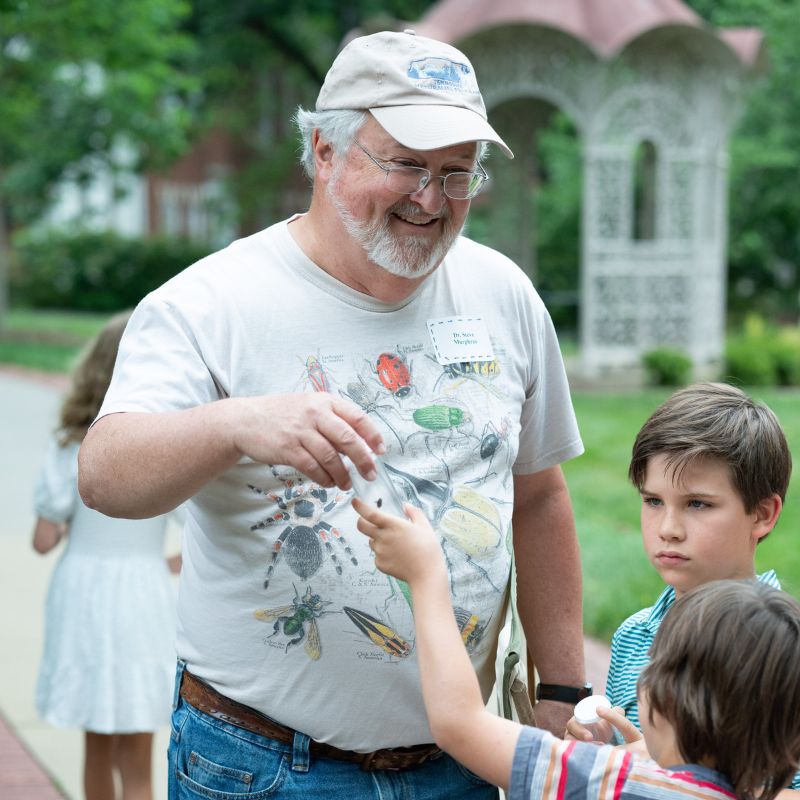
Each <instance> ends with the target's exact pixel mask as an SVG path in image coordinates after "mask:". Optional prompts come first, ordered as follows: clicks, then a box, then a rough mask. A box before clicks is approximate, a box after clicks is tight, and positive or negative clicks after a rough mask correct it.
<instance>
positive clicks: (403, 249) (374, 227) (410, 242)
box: [327, 175, 462, 278]
mask: <svg viewBox="0 0 800 800" xmlns="http://www.w3.org/2000/svg"><path fill="white" fill-rule="evenodd" d="M337 178H338V175H334V177H333V178H332V180H331V181H330V183H329V184H328V187H327V191H328V196H329V197H330V199H331V202H332V203H333V206H334V208H336V211H337V212H338V214H339V217H340V219H341V220H342V224H343V225H344V227H345V230H346V231H347V232H348V234H350V236H351V237H352V238H353V239H354V240H355V241H356V242H358V244H359V245H361V247H362V248H363V249H364V252H365V253H366V254H367V257H368V258H369V260H370V261H372V262H373V263H374V264H376V265H377V266H379V267H380V268H381V269H384V270H386V272H388V273H390V274H391V275H396V276H398V277H400V278H423V277H425V276H426V275H429V274H430V273H431V272H433V271H434V270H435V269H436V267H438V266H439V263H440V262H441V260H442V259H443V258H444V257H445V256H446V255H447V252H448V250H450V248H451V247H452V246H453V242H455V240H456V238H457V237H458V234H459V233H460V232H461V227H462V226H456V224H455V223H454V222H453V216H452V213H451V211H450V208H449V207H448V206H447V205H444V206H443V208H442V212H441V216H440V218H441V220H442V235H441V236H440V237H439V238H438V239H436V240H435V241H433V242H431V239H430V237H429V236H415V235H414V234H407V235H403V236H400V235H397V234H394V233H392V232H391V230H390V229H389V218H390V216H391V214H399V215H401V216H403V217H407V218H409V219H414V217H418V216H420V215H422V216H427V215H426V214H424V212H422V211H421V210H420V208H419V206H418V205H417V204H416V203H412V202H411V201H410V200H405V199H404V200H400V201H398V202H397V203H395V204H394V205H393V206H392V207H391V208H389V209H388V210H387V212H386V215H385V216H384V218H383V220H382V221H375V222H362V221H361V220H358V219H356V218H355V217H354V216H353V215H352V214H351V213H350V211H349V210H348V209H347V207H346V206H345V203H344V200H342V198H341V197H340V196H339V195H338V193H337V192H336V186H337V183H338V181H337Z"/></svg>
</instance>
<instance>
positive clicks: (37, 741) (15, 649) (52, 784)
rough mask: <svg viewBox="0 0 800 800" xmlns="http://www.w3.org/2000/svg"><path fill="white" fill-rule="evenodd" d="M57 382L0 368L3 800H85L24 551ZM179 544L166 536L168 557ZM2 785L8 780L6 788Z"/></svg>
mask: <svg viewBox="0 0 800 800" xmlns="http://www.w3.org/2000/svg"><path fill="white" fill-rule="evenodd" d="M65 386H66V381H65V379H64V378H62V377H53V376H45V375H41V374H36V373H30V372H26V371H23V370H14V369H13V368H6V367H0V409H1V411H2V413H0V442H2V452H3V459H2V461H0V508H2V509H3V513H2V522H0V631H2V640H3V645H2V648H0V753H1V754H2V757H0V798H2V799H3V800H12V799H14V798H24V800H51V799H53V798H58V797H61V796H63V797H65V798H70V799H71V800H79V798H81V797H82V796H83V790H82V769H83V733H82V732H81V731H78V730H61V729H57V728H53V727H50V726H49V725H47V724H45V723H43V722H42V721H41V720H39V719H38V717H37V714H36V710H35V708H34V690H35V686H36V675H37V670H38V665H39V658H40V655H41V648H42V632H43V619H42V609H43V607H44V599H45V594H46V592H47V585H48V581H49V577H50V573H51V571H52V569H53V567H54V566H55V563H56V560H57V559H58V554H59V552H60V549H57V550H56V551H54V552H52V553H49V554H48V555H46V556H44V557H42V556H40V555H38V554H37V553H35V552H34V550H33V548H32V547H31V533H32V530H33V524H34V514H33V510H32V508H31V504H32V494H33V483H34V480H35V479H36V475H37V474H38V471H39V465H40V461H41V457H42V453H43V450H44V446H45V443H46V441H47V438H48V436H49V435H50V432H51V431H52V430H53V428H54V427H55V425H56V422H57V415H58V407H59V402H60V398H61V392H62V391H63V389H64V388H65ZM179 544H180V538H179V533H178V531H176V530H171V531H170V533H169V534H168V541H167V550H168V552H176V551H177V550H178V548H179ZM586 658H587V673H588V678H589V680H591V681H592V683H593V684H594V686H595V688H596V690H597V691H602V688H603V687H604V686H605V676H606V670H607V667H608V648H607V647H606V646H605V645H604V644H602V643H599V642H595V641H592V640H587V641H586ZM3 718H4V719H5V722H6V723H7V724H6V725H4V724H3ZM168 739H169V733H168V730H166V729H164V730H163V731H159V733H158V734H156V738H155V745H154V750H153V785H154V800H166V796H167V788H166V787H167V770H166V749H167V744H168ZM4 781H5V782H4ZM21 781H24V783H21Z"/></svg>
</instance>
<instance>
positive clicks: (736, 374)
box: [723, 336, 777, 386]
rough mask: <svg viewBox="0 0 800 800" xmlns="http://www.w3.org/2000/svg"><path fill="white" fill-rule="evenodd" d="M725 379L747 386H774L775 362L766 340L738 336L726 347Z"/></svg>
mask: <svg viewBox="0 0 800 800" xmlns="http://www.w3.org/2000/svg"><path fill="white" fill-rule="evenodd" d="M723 377H724V379H725V380H726V381H731V382H733V383H738V384H742V385H745V386H774V385H775V383H776V382H777V371H776V369H775V361H774V360H773V358H772V355H771V353H770V351H769V348H768V347H767V345H766V341H765V339H764V338H750V337H747V336H736V337H732V338H730V339H729V340H728V343H727V345H726V347H725V374H724V376H723Z"/></svg>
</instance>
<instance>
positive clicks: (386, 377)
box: [375, 353, 411, 397]
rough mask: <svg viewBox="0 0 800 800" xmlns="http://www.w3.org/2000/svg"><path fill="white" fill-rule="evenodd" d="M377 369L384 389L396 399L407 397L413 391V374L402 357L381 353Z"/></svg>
mask: <svg viewBox="0 0 800 800" xmlns="http://www.w3.org/2000/svg"><path fill="white" fill-rule="evenodd" d="M375 368H376V371H377V373H378V378H379V380H380V382H381V383H382V384H383V386H384V388H385V389H386V390H387V391H388V392H390V393H391V394H393V395H394V396H395V397H405V396H406V395H407V394H408V393H409V392H410V391H411V373H410V372H409V371H408V366H407V365H406V362H405V361H403V359H402V358H400V356H396V355H394V353H381V354H380V355H379V356H378V360H377V362H376V364H375Z"/></svg>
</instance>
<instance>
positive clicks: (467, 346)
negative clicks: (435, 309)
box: [428, 317, 494, 364]
mask: <svg viewBox="0 0 800 800" xmlns="http://www.w3.org/2000/svg"><path fill="white" fill-rule="evenodd" d="M428 333H429V334H430V337H431V342H432V344H433V350H434V352H435V354H436V360H437V361H438V362H439V363H440V364H458V363H460V362H462V361H493V360H494V351H493V349H492V340H491V339H490V337H489V329H488V328H487V327H486V321H485V320H484V319H483V317H445V318H443V319H429V320H428Z"/></svg>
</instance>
